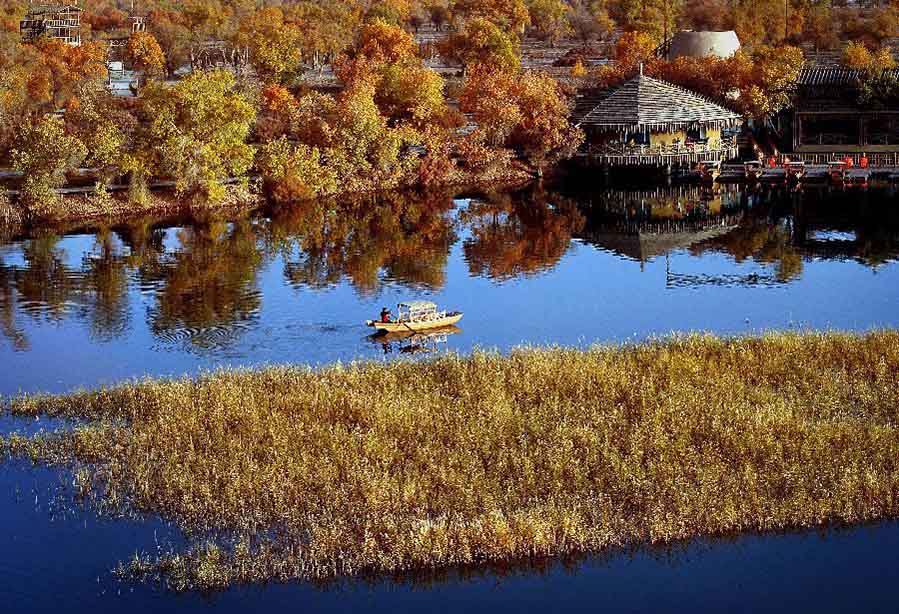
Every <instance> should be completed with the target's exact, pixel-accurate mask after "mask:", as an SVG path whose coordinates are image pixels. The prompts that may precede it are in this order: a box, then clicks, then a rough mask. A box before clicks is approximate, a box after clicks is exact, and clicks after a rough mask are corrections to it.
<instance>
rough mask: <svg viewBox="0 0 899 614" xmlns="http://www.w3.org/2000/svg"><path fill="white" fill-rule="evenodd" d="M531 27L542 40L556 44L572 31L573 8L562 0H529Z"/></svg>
mask: <svg viewBox="0 0 899 614" xmlns="http://www.w3.org/2000/svg"><path fill="white" fill-rule="evenodd" d="M527 6H528V13H529V15H530V22H531V27H532V28H533V30H534V33H535V34H536V35H537V37H538V38H539V39H540V40H544V41H547V42H549V43H550V44H551V45H555V44H556V43H557V42H559V40H561V39H562V38H563V37H565V36H566V35H567V34H568V33H569V32H570V31H571V22H570V21H569V19H568V14H569V12H570V11H571V8H570V7H569V5H568V4H566V3H565V2H563V1H562V0H529V2H528V5H527Z"/></svg>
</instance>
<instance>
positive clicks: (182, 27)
mask: <svg viewBox="0 0 899 614" xmlns="http://www.w3.org/2000/svg"><path fill="white" fill-rule="evenodd" d="M146 23H147V31H148V32H150V33H151V34H152V35H153V38H155V39H156V42H157V43H158V44H159V46H160V48H161V49H162V52H163V55H164V56H165V58H166V73H168V74H172V73H174V72H175V71H176V70H178V69H179V68H181V67H182V66H183V65H185V64H187V63H188V62H189V61H190V48H191V38H192V33H191V30H190V24H189V22H188V19H187V17H186V16H185V15H183V14H182V13H180V12H178V11H174V10H162V9H156V10H153V11H150V13H149V15H148V16H147V19H146Z"/></svg>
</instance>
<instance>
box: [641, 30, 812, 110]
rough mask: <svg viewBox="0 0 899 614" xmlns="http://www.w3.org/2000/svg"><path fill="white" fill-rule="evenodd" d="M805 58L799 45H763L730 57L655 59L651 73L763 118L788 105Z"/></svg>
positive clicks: (648, 69)
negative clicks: (667, 60)
mask: <svg viewBox="0 0 899 614" xmlns="http://www.w3.org/2000/svg"><path fill="white" fill-rule="evenodd" d="M804 62H805V60H804V57H803V54H802V50H800V49H799V48H797V47H790V46H784V47H768V46H765V45H760V46H757V47H755V48H754V49H753V50H752V51H751V52H746V51H742V50H741V51H738V52H737V53H736V54H734V56H732V57H730V58H686V57H682V58H677V59H675V60H674V61H671V62H665V61H656V62H653V63H651V64H650V65H649V66H648V67H647V71H648V72H649V74H651V75H653V76H655V77H658V78H661V79H663V80H665V81H669V82H671V83H674V84H676V85H680V86H682V87H685V88H687V89H690V90H693V91H696V92H699V93H701V94H704V95H705V96H708V97H710V98H713V99H715V100H717V101H718V102H719V103H721V104H724V105H726V106H730V107H733V108H734V109H735V110H738V111H740V112H741V113H743V115H744V116H746V117H754V118H763V117H766V116H769V115H772V114H774V113H777V112H778V111H780V110H782V109H784V108H786V107H788V106H789V105H790V104H791V102H792V95H793V93H794V91H795V88H796V82H797V80H798V78H799V72H800V70H801V69H802V66H803V64H804Z"/></svg>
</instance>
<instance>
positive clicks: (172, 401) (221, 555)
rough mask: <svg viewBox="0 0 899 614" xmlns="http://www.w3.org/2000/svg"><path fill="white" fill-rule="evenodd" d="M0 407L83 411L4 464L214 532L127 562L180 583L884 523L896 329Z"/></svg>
mask: <svg viewBox="0 0 899 614" xmlns="http://www.w3.org/2000/svg"><path fill="white" fill-rule="evenodd" d="M11 411H12V412H14V413H16V414H22V415H51V416H65V417H70V418H79V419H86V420H88V421H89V422H88V424H87V425H84V426H80V427H79V428H77V429H75V430H74V431H71V432H67V433H57V434H53V435H45V436H41V437H38V438H32V439H30V440H28V441H25V440H23V439H22V438H15V437H13V438H9V437H8V438H7V441H6V444H5V448H6V453H7V454H18V455H24V456H30V457H31V458H34V459H45V460H47V461H48V462H54V463H59V462H72V461H77V462H79V463H88V464H87V465H80V464H79V465H78V466H79V467H82V466H85V467H88V468H90V469H91V470H93V471H96V474H95V477H96V478H97V479H98V480H100V481H102V489H97V488H93V489H92V488H90V487H89V486H88V485H87V477H86V476H85V475H83V474H81V475H79V476H78V484H79V488H80V489H81V490H82V491H85V492H88V491H93V492H97V491H99V490H102V492H103V493H104V495H103V496H104V497H107V498H112V499H114V500H116V501H121V502H126V503H127V505H129V506H132V507H133V508H134V509H136V510H138V511H140V512H144V513H149V514H158V515H160V516H162V517H164V518H166V519H169V520H172V521H174V522H176V523H178V524H179V525H180V526H181V527H182V528H184V529H185V530H187V531H188V532H190V533H191V534H194V535H207V534H210V532H214V534H215V535H217V536H219V539H216V540H213V541H211V542H208V543H207V542H205V541H201V545H199V546H198V547H196V548H194V549H192V550H190V551H189V552H178V553H170V554H169V555H166V556H162V557H158V558H153V559H149V558H146V557H137V558H136V559H135V561H132V562H131V563H130V564H128V565H126V566H124V567H123V569H124V570H126V572H127V573H129V574H131V575H139V576H143V575H145V574H150V575H154V574H161V575H162V576H164V577H165V578H167V579H168V580H169V581H170V582H171V584H172V586H174V587H176V588H212V587H218V586H225V585H228V584H231V583H235V582H252V581H262V580H267V579H272V578H278V579H288V578H303V579H314V578H328V577H334V576H342V575H348V574H359V573H370V572H374V573H380V572H398V571H407V570H416V569H436V568H442V567H445V566H451V565H460V564H461V565H468V564H483V563H487V562H491V561H503V560H509V559H517V558H522V557H525V558H526V557H539V556H556V555H564V554H568V553H579V552H588V551H599V550H602V549H605V548H609V547H612V546H620V545H632V544H644V543H659V542H670V541H674V540H682V539H687V538H693V537H697V536H711V535H720V534H725V533H732V532H743V531H766V530H776V529H784V528H802V527H815V526H821V525H826V524H831V523H858V522H864V521H870V520H875V519H882V518H891V517H896V516H897V515H899V426H897V419H899V332H896V331H877V332H872V333H870V334H866V335H863V336H856V335H848V334H837V333H826V334H804V335H799V334H779V333H778V334H768V335H765V336H763V337H757V338H735V339H720V338H715V337H711V336H690V337H681V338H674V339H669V340H664V341H657V342H649V343H646V344H640V345H632V346H631V345H629V346H623V347H605V346H603V347H594V348H592V349H589V350H577V349H563V348H546V349H540V348H528V349H520V350H515V351H513V352H511V353H510V354H509V355H500V354H497V353H490V352H475V353H473V354H472V355H470V356H458V355H453V354H449V355H444V356H441V357H438V358H434V359H431V360H425V361H417V362H416V361H396V362H390V363H381V362H366V363H358V364H350V365H340V364H338V365H334V366H331V367H327V368H323V369H317V370H313V369H310V368H302V367H273V368H266V369H263V370H224V371H218V372H214V373H210V374H206V375H203V376H201V377H199V378H197V379H188V378H184V379H178V380H170V381H155V380H145V381H140V382H134V383H128V384H125V385H120V386H116V387H114V388H109V389H102V390H96V391H83V392H78V393H75V394H71V395H65V396H37V397H20V398H17V399H14V400H12V402H11ZM11 442H12V443H11ZM221 536H225V537H224V539H222V537H221Z"/></svg>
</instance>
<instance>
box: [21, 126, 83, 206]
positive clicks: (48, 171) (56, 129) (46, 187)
mask: <svg viewBox="0 0 899 614" xmlns="http://www.w3.org/2000/svg"><path fill="white" fill-rule="evenodd" d="M86 155H87V149H86V148H85V146H84V143H82V142H81V141H80V140H78V139H77V138H76V137H74V136H71V135H69V134H66V131H65V125H64V124H63V121H62V119H60V118H59V117H56V116H52V115H48V116H45V117H43V118H41V119H40V120H38V121H37V122H36V123H34V124H30V123H29V124H26V125H25V126H23V127H22V129H21V131H20V132H19V135H18V138H17V139H16V143H15V148H14V149H13V151H12V165H13V168H14V169H15V170H17V171H19V172H20V173H22V174H23V180H22V190H21V197H20V198H21V201H22V203H24V204H25V206H27V207H28V208H29V209H30V210H31V212H32V214H34V215H36V216H38V217H46V216H48V215H52V208H53V206H54V205H56V204H57V203H58V202H59V195H58V194H56V192H55V188H58V187H60V186H62V185H63V184H65V180H66V172H67V171H70V170H72V169H74V168H76V167H77V166H78V165H79V164H80V163H81V161H82V160H84V157H85V156H86Z"/></svg>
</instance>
